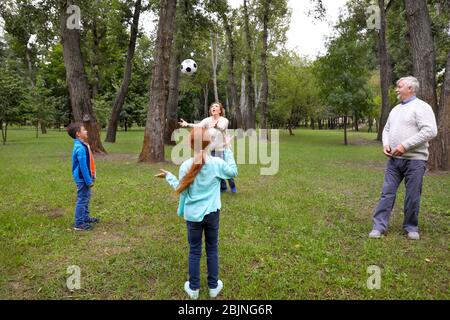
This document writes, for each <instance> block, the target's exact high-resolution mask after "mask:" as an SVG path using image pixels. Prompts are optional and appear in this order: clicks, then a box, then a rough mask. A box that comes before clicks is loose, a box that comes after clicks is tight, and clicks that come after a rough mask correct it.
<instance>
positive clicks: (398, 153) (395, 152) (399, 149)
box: [391, 144, 406, 157]
mask: <svg viewBox="0 0 450 320" xmlns="http://www.w3.org/2000/svg"><path fill="white" fill-rule="evenodd" d="M405 152H406V149H405V147H404V146H403V145H402V144H398V145H397V146H396V147H395V148H394V150H392V152H391V154H392V156H393V157H399V156H402V155H403V154H404V153H405Z"/></svg>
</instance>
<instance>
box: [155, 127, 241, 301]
mask: <svg viewBox="0 0 450 320" xmlns="http://www.w3.org/2000/svg"><path fill="white" fill-rule="evenodd" d="M230 139H231V138H230V137H228V136H227V137H226V138H225V140H226V141H225V143H224V145H225V147H226V148H225V150H224V160H222V159H221V158H218V157H209V156H208V155H207V154H206V151H205V150H206V148H207V147H208V145H210V143H211V139H210V135H209V133H208V130H207V129H205V128H194V129H193V130H192V131H191V132H190V134H189V142H190V146H191V148H192V150H194V157H192V158H190V159H188V160H186V161H184V162H183V163H182V164H181V167H180V173H179V179H177V178H176V177H175V176H174V175H173V174H172V173H170V172H168V171H165V170H163V169H160V171H161V172H160V173H159V174H157V175H156V176H157V177H160V178H165V179H166V180H167V182H168V183H169V184H170V185H171V186H172V187H173V188H174V189H175V191H176V192H177V193H178V194H179V195H180V199H179V201H180V202H179V206H178V215H179V216H183V217H184V219H185V220H186V225H187V234H188V242H189V259H188V260H189V281H186V283H185V284H184V290H185V291H186V293H187V294H188V295H189V297H190V298H191V299H197V298H198V295H199V289H200V258H201V254H202V234H203V233H205V247H206V258H207V260H206V263H207V269H208V287H209V295H210V297H212V298H215V297H216V296H217V295H218V294H219V292H220V291H221V290H222V288H223V282H222V281H221V280H219V277H218V276H219V259H218V236H219V215H220V208H221V202H220V179H230V178H232V177H235V176H236V175H237V166H236V162H235V161H234V158H233V152H232V151H231V149H230V148H229V146H228V145H229V142H230Z"/></svg>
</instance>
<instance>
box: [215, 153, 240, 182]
mask: <svg viewBox="0 0 450 320" xmlns="http://www.w3.org/2000/svg"><path fill="white" fill-rule="evenodd" d="M211 156H213V157H218V158H221V159H225V153H224V151H216V150H212V151H211ZM228 184H229V185H230V188H231V189H233V188H235V187H236V184H235V183H234V179H233V178H231V179H228ZM226 190H227V183H226V182H225V180H223V179H220V191H226Z"/></svg>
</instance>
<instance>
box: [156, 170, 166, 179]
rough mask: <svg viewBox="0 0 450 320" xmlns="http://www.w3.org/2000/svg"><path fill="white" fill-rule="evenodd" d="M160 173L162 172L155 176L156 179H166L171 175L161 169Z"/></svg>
mask: <svg viewBox="0 0 450 320" xmlns="http://www.w3.org/2000/svg"><path fill="white" fill-rule="evenodd" d="M159 171H161V172H160V173H158V174H155V177H156V178H165V177H166V175H167V174H168V173H169V171H166V170H163V169H159Z"/></svg>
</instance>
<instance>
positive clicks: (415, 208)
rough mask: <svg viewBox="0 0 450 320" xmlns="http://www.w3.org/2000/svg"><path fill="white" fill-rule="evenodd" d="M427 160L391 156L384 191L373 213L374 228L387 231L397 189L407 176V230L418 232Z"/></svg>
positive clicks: (405, 207) (405, 217)
mask: <svg viewBox="0 0 450 320" xmlns="http://www.w3.org/2000/svg"><path fill="white" fill-rule="evenodd" d="M426 163H427V162H426V161H425V160H407V159H398V158H390V159H389V160H388V162H387V166H386V172H385V175H384V184H383V191H382V192H381V197H380V201H379V202H378V205H377V207H376V208H375V213H374V215H373V229H375V230H378V231H380V232H382V233H383V232H386V230H387V228H388V223H389V217H390V216H391V212H392V208H393V207H394V203H395V197H396V194H397V189H398V186H399V185H400V183H401V182H402V180H403V178H405V187H406V195H405V203H404V207H403V212H404V220H403V230H404V231H405V232H417V231H418V226H419V208H420V195H421V194H422V181H423V175H424V174H425V169H426Z"/></svg>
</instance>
